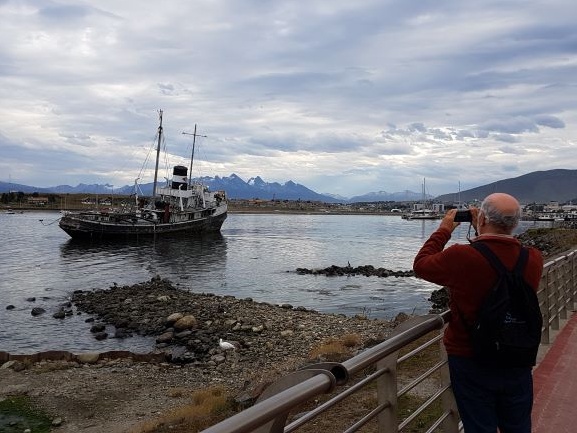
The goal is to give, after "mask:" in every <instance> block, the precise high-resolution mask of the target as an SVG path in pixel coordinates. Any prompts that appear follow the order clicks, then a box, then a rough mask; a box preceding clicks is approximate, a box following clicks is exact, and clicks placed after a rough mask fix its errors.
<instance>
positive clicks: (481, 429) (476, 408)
mask: <svg viewBox="0 0 577 433" xmlns="http://www.w3.org/2000/svg"><path fill="white" fill-rule="evenodd" d="M449 371H450V373H451V386H452V388H453V393H454V394H455V399H456V401H457V407H458V408H459V415H460V416H461V420H462V421H463V427H464V428H465V433H496V432H497V427H498V428H499V431H500V432H501V433H531V409H532V408H533V376H532V374H531V367H527V368H492V367H486V366H483V365H479V364H478V363H477V362H475V360H473V359H471V358H464V357H460V356H453V355H449Z"/></svg>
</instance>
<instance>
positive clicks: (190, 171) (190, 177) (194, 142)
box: [182, 123, 206, 187]
mask: <svg viewBox="0 0 577 433" xmlns="http://www.w3.org/2000/svg"><path fill="white" fill-rule="evenodd" d="M182 133H183V134H184V135H192V153H191V155H190V170H189V172H188V186H189V187H190V186H191V185H192V163H193V162H194V146H195V144H196V137H206V135H199V134H197V133H196V123H195V124H194V132H193V133H192V134H191V133H189V132H184V131H183V132H182Z"/></svg>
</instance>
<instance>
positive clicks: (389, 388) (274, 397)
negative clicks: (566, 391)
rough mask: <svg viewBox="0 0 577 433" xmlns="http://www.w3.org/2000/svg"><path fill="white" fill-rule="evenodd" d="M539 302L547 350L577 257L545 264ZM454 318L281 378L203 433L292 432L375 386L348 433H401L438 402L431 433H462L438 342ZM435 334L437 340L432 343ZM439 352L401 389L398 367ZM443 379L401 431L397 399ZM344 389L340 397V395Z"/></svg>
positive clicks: (570, 290) (574, 288)
mask: <svg viewBox="0 0 577 433" xmlns="http://www.w3.org/2000/svg"><path fill="white" fill-rule="evenodd" d="M537 294H538V298H539V304H540V307H541V311H542V313H543V319H544V320H543V329H542V344H545V345H546V344H548V343H549V342H550V333H551V330H552V329H553V330H555V329H558V327H559V322H560V320H563V319H565V318H566V312H567V311H575V308H576V307H577V249H576V250H572V251H569V252H567V253H566V254H564V255H562V256H560V257H557V258H555V259H553V260H550V261H548V262H547V263H545V264H544V265H543V275H542V278H541V281H540V284H539V289H538V293H537ZM450 314H451V313H450V311H445V312H444V313H442V314H439V315H426V316H419V317H414V318H412V319H410V320H409V321H406V322H403V323H402V324H401V325H399V326H398V327H397V328H395V330H394V333H393V335H392V336H391V337H390V338H388V339H387V340H385V341H383V342H381V343H379V344H377V345H375V346H374V347H371V348H369V349H366V350H364V351H363V352H361V353H359V354H357V355H355V356H354V357H352V358H350V359H347V360H346V361H343V362H342V363H334V362H333V363H323V364H315V365H311V366H308V367H306V369H305V370H298V371H296V372H294V373H292V374H291V375H288V376H284V377H282V378H281V379H279V380H278V381H277V382H275V383H274V384H273V385H271V387H269V388H267V390H265V392H264V393H263V395H261V398H260V399H259V401H257V402H256V403H255V404H254V405H253V406H252V407H249V408H247V409H245V410H243V411H242V412H239V413H237V414H235V415H233V416H232V417H230V418H227V419H225V420H224V421H222V422H220V423H218V424H216V425H214V426H212V427H209V428H208V429H206V430H204V431H203V432H204V433H247V432H257V433H280V432H287V433H288V432H292V431H295V430H297V429H298V428H300V427H303V426H304V425H306V424H307V423H308V422H310V421H311V420H312V419H314V418H317V417H319V416H320V415H322V414H324V413H326V411H327V410H329V409H331V408H333V407H334V406H335V405H337V404H339V403H342V402H343V401H344V400H345V399H346V398H349V397H351V396H353V395H354V394H355V393H357V392H359V391H360V390H361V389H362V388H366V387H367V385H369V384H371V383H375V384H376V387H377V389H376V393H377V396H378V403H377V405H376V406H375V407H373V408H372V409H371V408H367V410H368V413H366V414H365V415H364V416H362V417H360V419H358V420H357V421H356V422H355V423H354V424H353V425H352V426H350V427H349V428H347V429H346V430H345V432H347V433H349V432H351V433H352V432H355V431H357V430H358V429H360V428H361V427H362V426H364V425H365V424H367V423H368V422H370V421H372V420H374V419H376V420H377V423H378V430H379V431H387V432H398V431H400V430H401V429H403V428H405V427H406V426H407V425H409V424H410V423H411V422H412V421H414V420H415V419H416V418H417V417H418V416H419V414H420V413H421V412H423V411H425V410H426V409H427V408H428V407H429V406H430V405H432V404H433V403H434V402H436V401H441V403H442V412H441V414H440V415H439V417H438V418H437V419H436V420H434V421H433V422H432V424H431V425H430V426H429V428H428V429H427V432H433V431H438V429H440V430H441V431H443V432H446V433H456V432H458V431H460V423H459V419H458V413H457V408H456V404H455V402H454V399H453V396H452V390H451V386H450V381H449V379H448V367H447V362H446V353H445V352H444V350H443V346H442V342H441V341H440V340H441V334H440V332H442V330H443V328H444V326H445V324H446V323H447V322H448V321H449V320H450ZM430 334H433V335H432V336H430ZM425 336H428V337H427V338H428V340H427V341H425V342H424V343H420V346H419V347H417V348H415V349H412V350H410V351H409V352H408V353H406V354H404V355H403V356H401V357H399V351H400V350H401V349H403V348H405V347H406V346H407V345H408V344H410V343H413V342H415V341H417V340H419V339H421V338H422V337H425ZM434 344H438V345H439V347H440V348H441V352H440V353H441V356H440V359H439V360H438V362H436V363H435V365H433V366H432V367H430V368H428V369H426V370H425V371H424V372H422V373H417V377H416V378H413V380H412V381H411V382H410V383H408V384H407V385H405V386H404V387H402V388H401V389H400V390H399V389H398V386H399V385H398V381H397V373H396V372H397V366H398V365H399V364H401V363H403V362H404V361H406V360H408V359H410V358H412V357H414V356H415V355H416V354H418V353H419V352H421V351H423V350H425V349H427V348H429V347H431V346H432V345H434ZM369 367H370V368H376V369H375V370H374V371H373V372H372V373H370V374H369V375H367V377H364V378H362V379H360V380H358V381H357V382H356V383H351V382H352V378H353V377H355V376H356V375H358V374H359V373H362V372H363V371H365V370H366V369H367V368H369ZM437 373H440V375H441V383H440V386H439V387H438V389H436V390H435V391H434V392H433V394H432V395H431V396H429V397H428V398H427V399H426V401H424V402H423V403H422V404H421V405H420V406H419V407H417V408H416V409H415V410H414V411H413V412H412V413H411V415H409V416H408V417H407V418H405V419H404V420H402V421H401V422H400V423H399V422H398V420H397V417H398V402H397V399H398V398H399V397H401V396H403V395H404V394H406V393H408V392H409V391H411V390H413V388H415V387H416V386H417V385H419V384H421V382H423V381H425V380H426V379H429V378H431V377H432V375H434V374H437ZM339 387H342V388H343V389H340V388H339ZM333 391H335V392H336V395H334V396H331V397H330V398H329V399H328V400H327V401H325V402H323V403H320V404H319V405H318V406H316V407H315V408H313V409H312V410H310V411H309V412H307V413H305V414H304V415H302V416H301V417H300V418H298V419H296V420H294V421H292V422H291V423H290V424H288V425H287V424H286V420H287V417H288V414H289V412H290V411H291V410H293V409H295V408H296V407H298V406H299V405H301V404H303V403H305V402H309V401H310V400H311V399H312V398H313V397H318V396H320V395H321V394H327V393H331V392H333Z"/></svg>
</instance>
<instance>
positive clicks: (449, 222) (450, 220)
mask: <svg viewBox="0 0 577 433" xmlns="http://www.w3.org/2000/svg"><path fill="white" fill-rule="evenodd" d="M456 213H457V209H450V210H448V211H447V213H446V214H445V216H444V217H443V219H442V220H441V224H440V225H439V228H445V229H447V230H449V231H450V232H451V233H453V230H455V228H457V227H458V226H459V224H461V223H456V222H455V214H456Z"/></svg>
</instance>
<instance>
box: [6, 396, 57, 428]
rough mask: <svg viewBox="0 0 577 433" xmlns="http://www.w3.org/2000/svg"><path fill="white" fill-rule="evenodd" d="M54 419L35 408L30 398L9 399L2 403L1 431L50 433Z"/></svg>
mask: <svg viewBox="0 0 577 433" xmlns="http://www.w3.org/2000/svg"><path fill="white" fill-rule="evenodd" d="M51 426H52V419H51V418H50V417H49V416H48V414H46V413H44V412H42V411H41V410H39V409H38V408H36V407H34V405H33V404H32V402H31V401H30V399H29V398H28V397H25V396H17V397H7V398H6V399H4V400H1V401H0V431H1V432H4V433H22V432H23V431H24V430H26V429H30V431H32V432H34V433H45V432H50V427H51Z"/></svg>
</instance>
